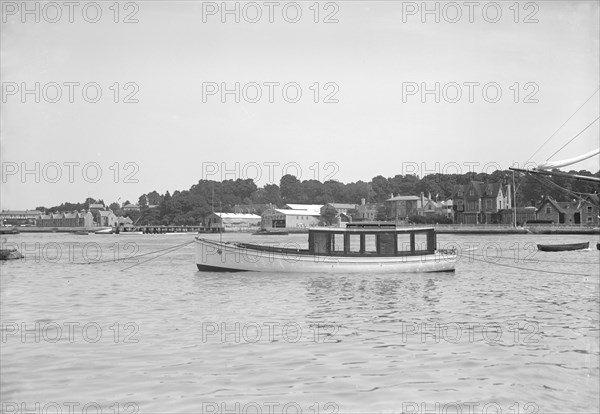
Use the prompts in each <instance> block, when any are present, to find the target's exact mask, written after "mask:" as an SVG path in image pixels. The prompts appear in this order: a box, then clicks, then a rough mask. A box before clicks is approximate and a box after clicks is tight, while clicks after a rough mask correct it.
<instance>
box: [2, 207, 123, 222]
mask: <svg viewBox="0 0 600 414" xmlns="http://www.w3.org/2000/svg"><path fill="white" fill-rule="evenodd" d="M92 206H94V205H90V209H89V210H81V211H73V212H70V213H67V212H61V213H51V214H44V212H42V211H39V210H24V211H23V210H6V211H2V212H0V219H1V221H2V224H4V225H12V226H27V225H30V226H39V227H116V226H122V227H123V226H129V225H131V224H132V223H133V222H132V220H131V219H130V218H129V217H118V216H116V215H115V214H114V213H113V212H112V210H110V209H109V210H101V209H99V208H97V207H98V205H95V207H94V208H92ZM103 207H104V206H103Z"/></svg>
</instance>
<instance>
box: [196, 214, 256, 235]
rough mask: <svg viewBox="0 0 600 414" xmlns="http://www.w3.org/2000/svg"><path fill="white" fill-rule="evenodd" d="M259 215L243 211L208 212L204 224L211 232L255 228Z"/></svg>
mask: <svg viewBox="0 0 600 414" xmlns="http://www.w3.org/2000/svg"><path fill="white" fill-rule="evenodd" d="M260 220H261V218H260V216H258V215H256V214H243V213H210V214H209V215H208V216H206V219H205V226H206V229H207V230H208V231H211V232H216V233H218V232H223V231H246V230H256V229H258V227H259V226H260Z"/></svg>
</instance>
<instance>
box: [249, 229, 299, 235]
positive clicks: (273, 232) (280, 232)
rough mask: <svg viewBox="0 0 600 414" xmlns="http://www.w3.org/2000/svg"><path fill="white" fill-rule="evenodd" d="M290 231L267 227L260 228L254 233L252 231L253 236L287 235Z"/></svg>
mask: <svg viewBox="0 0 600 414" xmlns="http://www.w3.org/2000/svg"><path fill="white" fill-rule="evenodd" d="M288 234H290V233H288V232H287V231H283V230H267V229H260V230H259V231H255V232H254V233H252V235H253V236H287V235H288Z"/></svg>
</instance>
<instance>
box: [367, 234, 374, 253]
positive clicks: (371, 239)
mask: <svg viewBox="0 0 600 414" xmlns="http://www.w3.org/2000/svg"><path fill="white" fill-rule="evenodd" d="M365 253H377V237H376V236H375V235H374V234H365Z"/></svg>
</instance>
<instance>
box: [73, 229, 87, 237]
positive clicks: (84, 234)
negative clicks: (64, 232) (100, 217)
mask: <svg viewBox="0 0 600 414" xmlns="http://www.w3.org/2000/svg"><path fill="white" fill-rule="evenodd" d="M73 234H76V235H77V236H87V235H88V234H90V233H89V232H87V231H85V230H77V231H76V232H75V233H73Z"/></svg>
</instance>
